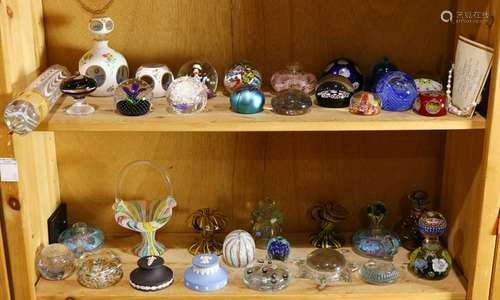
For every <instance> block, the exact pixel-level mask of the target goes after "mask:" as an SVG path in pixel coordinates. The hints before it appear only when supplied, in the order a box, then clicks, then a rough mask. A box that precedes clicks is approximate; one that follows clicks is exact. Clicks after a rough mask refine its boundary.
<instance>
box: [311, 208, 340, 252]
mask: <svg viewBox="0 0 500 300" xmlns="http://www.w3.org/2000/svg"><path fill="white" fill-rule="evenodd" d="M348 215H349V212H348V211H347V209H345V208H344V207H343V206H342V205H340V204H337V203H334V202H331V201H328V202H323V203H321V204H319V205H316V206H314V207H313V208H312V210H311V217H312V218H313V220H315V221H316V222H318V228H319V231H318V232H317V233H315V234H312V235H311V236H310V237H309V241H310V242H311V244H312V245H313V246H314V247H316V248H340V247H342V242H343V241H342V238H340V237H339V236H338V235H337V233H336V232H335V224H337V223H339V222H342V221H344V220H345V219H346V218H347V216H348Z"/></svg>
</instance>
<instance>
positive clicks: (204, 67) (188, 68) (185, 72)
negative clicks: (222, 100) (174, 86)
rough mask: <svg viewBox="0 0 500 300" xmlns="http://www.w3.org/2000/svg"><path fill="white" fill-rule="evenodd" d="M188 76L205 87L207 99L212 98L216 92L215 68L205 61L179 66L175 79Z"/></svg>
mask: <svg viewBox="0 0 500 300" xmlns="http://www.w3.org/2000/svg"><path fill="white" fill-rule="evenodd" d="M183 76H189V77H191V78H193V79H195V80H196V81H198V82H200V83H202V84H203V85H205V87H206V89H207V94H208V97H209V98H210V97H214V96H215V94H216V92H217V84H218V82H219V77H218V75H217V71H216V70H215V68H214V67H213V66H212V65H211V64H209V63H208V62H206V61H202V60H192V61H188V62H186V63H185V64H183V65H182V66H181V68H180V69H179V72H178V73H177V77H183Z"/></svg>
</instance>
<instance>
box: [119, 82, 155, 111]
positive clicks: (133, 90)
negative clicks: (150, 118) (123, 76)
mask: <svg viewBox="0 0 500 300" xmlns="http://www.w3.org/2000/svg"><path fill="white" fill-rule="evenodd" d="M113 98H114V100H115V105H116V110H117V111H118V112H119V113H120V114H122V115H125V116H142V115H145V114H147V113H148V112H149V110H150V108H151V101H152V100H153V88H152V87H151V86H150V85H149V84H148V83H147V82H146V81H144V80H141V79H128V80H125V81H124V82H122V83H120V84H119V85H118V87H117V88H116V89H115V92H114V95H113Z"/></svg>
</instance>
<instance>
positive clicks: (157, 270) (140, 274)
mask: <svg viewBox="0 0 500 300" xmlns="http://www.w3.org/2000/svg"><path fill="white" fill-rule="evenodd" d="M164 263H165V261H164V260H163V258H161V257H160V256H154V255H152V256H144V257H141V258H139V261H137V266H138V268H136V269H134V270H133V271H132V272H131V273H130V277H129V284H130V286H131V287H133V288H134V289H136V290H139V291H143V292H154V291H159V290H162V289H164V288H167V287H169V286H170V285H172V283H173V282H174V272H173V271H172V270H171V269H170V268H169V267H167V266H165V265H164Z"/></svg>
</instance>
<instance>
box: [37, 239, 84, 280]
mask: <svg viewBox="0 0 500 300" xmlns="http://www.w3.org/2000/svg"><path fill="white" fill-rule="evenodd" d="M36 267H37V270H38V272H40V275H41V276H42V277H43V278H45V279H48V280H63V279H65V278H66V277H68V276H69V275H71V274H72V273H73V271H74V270H75V257H74V256H73V252H71V250H70V249H69V248H68V247H66V246H65V245H63V244H50V245H48V246H47V247H45V248H43V249H42V251H40V253H39V254H38V255H37V258H36Z"/></svg>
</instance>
